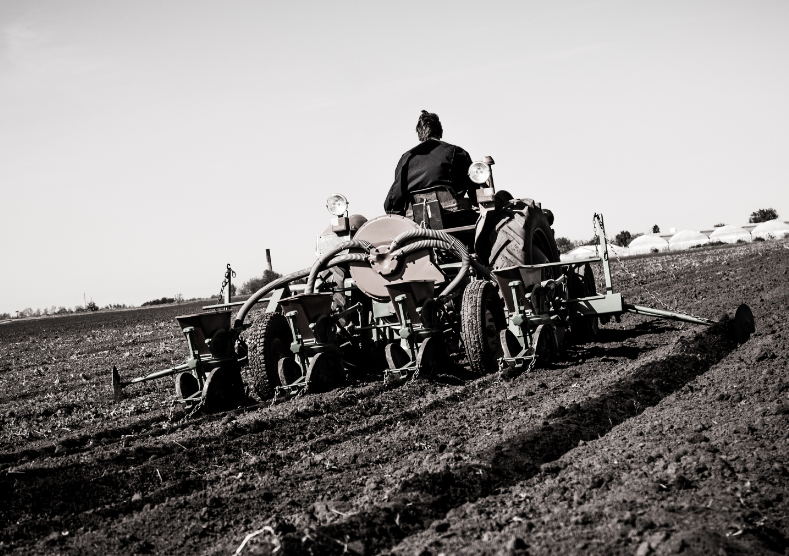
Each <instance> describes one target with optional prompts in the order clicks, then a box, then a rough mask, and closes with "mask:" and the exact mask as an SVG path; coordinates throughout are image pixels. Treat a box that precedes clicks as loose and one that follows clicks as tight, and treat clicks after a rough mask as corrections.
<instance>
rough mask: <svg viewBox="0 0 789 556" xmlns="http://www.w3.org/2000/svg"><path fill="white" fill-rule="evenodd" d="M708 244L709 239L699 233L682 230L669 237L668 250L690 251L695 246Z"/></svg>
mask: <svg viewBox="0 0 789 556" xmlns="http://www.w3.org/2000/svg"><path fill="white" fill-rule="evenodd" d="M709 242H710V238H708V237H707V236H705V235H704V234H702V233H701V232H694V231H693V230H683V231H681V232H679V233H677V234H674V235H673V236H671V239H669V240H668V245H669V249H671V250H672V251H682V250H684V249H690V248H691V247H696V246H697V245H704V244H706V243H709Z"/></svg>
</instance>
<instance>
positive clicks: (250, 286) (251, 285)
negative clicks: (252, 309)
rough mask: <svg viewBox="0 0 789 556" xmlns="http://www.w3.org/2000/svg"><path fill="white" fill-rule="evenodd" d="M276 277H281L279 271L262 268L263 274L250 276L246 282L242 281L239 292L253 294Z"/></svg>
mask: <svg viewBox="0 0 789 556" xmlns="http://www.w3.org/2000/svg"><path fill="white" fill-rule="evenodd" d="M277 278H282V274H280V273H279V272H274V271H273V270H264V271H263V275H262V276H260V277H257V278H250V279H249V280H247V281H246V282H244V283H243V285H242V286H241V293H242V294H244V295H247V294H253V293H255V292H256V291H258V290H259V289H260V288H262V287H263V286H265V285H266V284H268V283H269V282H273V281H274V280H276V279H277Z"/></svg>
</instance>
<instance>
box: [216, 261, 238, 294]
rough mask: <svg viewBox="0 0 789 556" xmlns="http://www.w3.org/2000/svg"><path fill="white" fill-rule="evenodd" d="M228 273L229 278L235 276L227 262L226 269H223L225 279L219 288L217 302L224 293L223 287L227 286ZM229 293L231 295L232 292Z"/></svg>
mask: <svg viewBox="0 0 789 556" xmlns="http://www.w3.org/2000/svg"><path fill="white" fill-rule="evenodd" d="M228 274H229V275H230V277H231V278H235V277H236V271H235V270H233V269H232V268H230V263H228V264H227V270H226V271H225V279H224V280H223V281H222V287H221V288H220V290H219V302H220V303H221V302H222V296H223V294H224V293H225V288H226V287H227V284H228V283H229V282H228ZM230 295H233V292H230Z"/></svg>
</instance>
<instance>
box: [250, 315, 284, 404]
mask: <svg viewBox="0 0 789 556" xmlns="http://www.w3.org/2000/svg"><path fill="white" fill-rule="evenodd" d="M292 342H293V335H292V334H291V332H290V327H289V326H288V320H287V319H286V318H285V317H284V316H282V315H281V314H279V313H264V314H263V315H262V316H261V317H260V318H259V319H258V320H256V321H255V322H254V323H253V324H252V327H251V328H250V329H249V331H248V332H247V345H248V349H249V365H248V366H247V375H248V376H249V379H250V380H249V382H250V383H251V385H252V389H253V390H254V391H255V393H256V394H257V395H258V396H259V397H260V398H261V399H264V400H265V399H268V398H271V397H272V396H273V395H274V388H275V387H276V386H279V360H280V359H282V358H284V357H289V358H292V357H293V353H292V352H291V351H290V344H291V343H292Z"/></svg>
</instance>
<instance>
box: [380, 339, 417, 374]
mask: <svg viewBox="0 0 789 556" xmlns="http://www.w3.org/2000/svg"><path fill="white" fill-rule="evenodd" d="M384 353H385V354H386V364H387V365H388V366H389V370H391V371H393V370H395V369H402V368H403V367H405V366H406V365H408V364H409V363H410V362H411V358H410V357H409V356H408V352H407V351H406V350H404V349H403V347H402V346H401V345H400V343H399V342H394V343H391V344H387V345H386V347H385V348H384Z"/></svg>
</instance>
